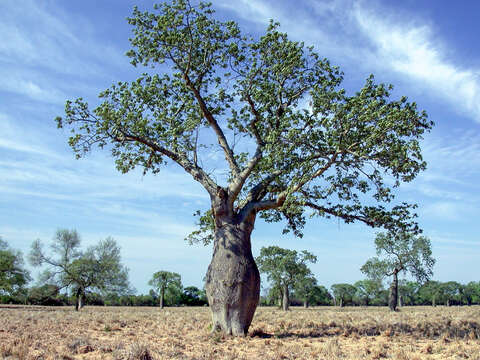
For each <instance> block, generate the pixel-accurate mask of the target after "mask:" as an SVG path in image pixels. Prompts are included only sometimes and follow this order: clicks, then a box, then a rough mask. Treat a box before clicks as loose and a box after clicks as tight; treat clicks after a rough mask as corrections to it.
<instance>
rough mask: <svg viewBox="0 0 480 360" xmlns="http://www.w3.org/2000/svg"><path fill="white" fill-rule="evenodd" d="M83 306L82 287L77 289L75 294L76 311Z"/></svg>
mask: <svg viewBox="0 0 480 360" xmlns="http://www.w3.org/2000/svg"><path fill="white" fill-rule="evenodd" d="M82 308H83V291H82V289H78V290H77V294H76V296H75V311H79V310H81V309H82Z"/></svg>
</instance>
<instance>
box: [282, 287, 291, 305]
mask: <svg viewBox="0 0 480 360" xmlns="http://www.w3.org/2000/svg"><path fill="white" fill-rule="evenodd" d="M282 293H283V298H282V309H283V311H288V308H289V307H290V294H289V291H288V285H283V286H282Z"/></svg>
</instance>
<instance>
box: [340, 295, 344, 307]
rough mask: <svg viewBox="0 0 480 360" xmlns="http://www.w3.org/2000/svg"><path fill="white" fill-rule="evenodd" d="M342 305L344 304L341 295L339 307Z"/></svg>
mask: <svg viewBox="0 0 480 360" xmlns="http://www.w3.org/2000/svg"><path fill="white" fill-rule="evenodd" d="M343 305H344V304H343V297H342V298H340V307H343Z"/></svg>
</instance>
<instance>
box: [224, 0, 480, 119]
mask: <svg viewBox="0 0 480 360" xmlns="http://www.w3.org/2000/svg"><path fill="white" fill-rule="evenodd" d="M218 5H220V6H222V7H224V8H227V9H229V10H231V11H234V12H235V13H236V14H237V15H238V16H240V17H241V18H242V19H245V20H248V21H252V22H256V23H261V24H266V23H267V22H268V20H269V19H270V18H273V19H274V20H278V21H279V22H280V23H281V24H282V29H283V30H284V31H286V32H287V33H288V34H289V35H290V36H291V37H292V38H293V39H296V40H301V41H305V42H306V43H307V44H309V45H310V44H312V45H315V47H316V49H317V51H320V52H321V54H322V55H324V56H327V57H333V58H336V59H339V60H340V61H342V62H343V65H344V64H345V62H347V63H350V64H351V65H352V66H355V68H357V69H358V68H359V67H360V68H361V69H363V71H364V72H372V71H373V70H372V69H375V71H374V72H378V70H379V69H381V70H382V71H385V72H390V73H392V74H394V75H395V76H396V77H398V76H402V78H404V77H405V76H407V77H408V78H409V80H410V81H409V82H410V84H411V86H412V88H414V89H417V90H418V89H422V90H423V91H427V92H433V93H434V94H435V95H436V96H439V97H440V98H442V99H445V100H447V101H448V102H449V103H450V106H451V108H452V109H453V110H454V111H455V112H457V113H460V114H464V115H467V116H469V117H471V118H473V119H475V120H476V121H478V122H480V68H473V69H469V68H464V67H462V66H461V65H458V64H456V63H455V61H454V60H452V59H449V58H448V56H447V53H448V51H447V50H446V47H447V46H455V44H449V45H447V44H442V41H441V39H440V38H439V34H438V33H437V32H436V31H435V28H434V26H429V25H425V24H422V25H418V24H417V23H416V22H413V21H412V18H413V17H414V16H412V15H411V14H406V13H403V14H402V15H398V14H397V15H396V17H392V16H390V14H389V11H390V10H389V9H387V8H386V7H380V6H378V5H376V4H375V2H367V1H360V2H353V1H350V0H334V1H325V2H318V1H309V2H305V3H304V4H303V5H304V6H299V7H288V3H281V5H279V4H278V3H277V2H275V3H273V2H272V3H269V2H264V1H257V0H252V1H246V0H242V1H240V2H236V3H235V5H232V3H231V2H226V1H218ZM305 6H308V8H307V10H305ZM407 16H410V17H409V18H407ZM419 21H423V22H425V19H419ZM353 75H355V74H353ZM350 76H352V74H351V75H350Z"/></svg>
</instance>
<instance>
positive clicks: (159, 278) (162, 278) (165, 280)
mask: <svg viewBox="0 0 480 360" xmlns="http://www.w3.org/2000/svg"><path fill="white" fill-rule="evenodd" d="M148 285H150V286H152V287H153V288H154V289H155V290H156V291H157V292H158V293H159V298H160V309H163V305H164V301H165V290H168V289H169V288H176V289H179V290H180V291H181V289H182V278H181V276H180V274H177V273H175V272H170V271H157V272H156V273H154V274H153V276H152V278H151V279H150V281H149V282H148Z"/></svg>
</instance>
